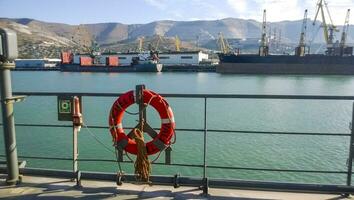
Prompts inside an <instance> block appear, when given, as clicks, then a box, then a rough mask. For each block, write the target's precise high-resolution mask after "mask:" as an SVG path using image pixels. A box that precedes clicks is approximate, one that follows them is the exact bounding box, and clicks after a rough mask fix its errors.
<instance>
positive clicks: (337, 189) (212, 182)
mask: <svg viewBox="0 0 354 200" xmlns="http://www.w3.org/2000/svg"><path fill="white" fill-rule="evenodd" d="M15 95H25V96H42V97H45V96H62V95H65V96H82V97H117V96H119V95H121V94H117V93H60V92H16V93H15ZM161 96H163V97H167V98H183V99H190V98H194V99H203V100H204V107H203V115H204V118H203V122H204V123H203V128H177V129H176V131H186V132H188V131H191V132H202V133H203V163H202V164H199V165H195V164H181V163H171V164H170V165H171V166H183V167H197V168H202V169H203V177H201V179H200V178H197V177H194V178H188V177H179V176H177V175H174V176H172V177H168V176H153V177H152V181H154V182H158V183H165V184H166V183H171V184H174V185H175V186H176V185H179V184H182V185H199V186H200V185H202V186H203V192H204V193H208V190H207V188H208V187H209V186H212V187H237V188H257V189H280V190H296V191H313V192H331V193H345V194H354V187H353V186H352V184H351V179H352V161H353V158H352V157H353V155H354V154H353V143H354V137H353V135H354V130H353V129H352V130H351V133H319V132H317V133H314V132H312V133H311V132H276V131H243V130H222V129H208V126H207V125H208V124H207V121H208V120H207V117H208V113H207V107H208V100H209V99H269V100H274V99H281V100H329V101H331V100H337V101H354V96H313V95H223V94H161ZM353 121H354V106H353V112H352V122H353ZM1 125H2V124H1ZM16 126H23V127H50V128H65V127H66V128H70V127H72V126H71V125H58V124H23V123H17V124H16ZM88 127H89V128H97V129H107V127H106V126H88ZM128 128H129V127H128ZM131 128H132V127H131ZM212 132H218V133H247V134H263V135H300V136H304V137H305V136H324V137H326V136H335V137H346V138H348V140H350V145H349V147H348V148H349V149H348V152H349V156H348V165H347V171H335V170H333V171H332V170H301V169H273V168H256V167H254V168H253V167H233V166H216V165H208V161H207V151H208V146H207V139H208V133H212ZM1 156H4V155H1ZM19 158H22V159H43V160H66V161H72V159H71V158H60V157H43V156H19ZM76 161H77V162H116V160H109V159H80V158H79V159H77V160H76ZM123 162H131V161H123ZM154 164H156V165H164V163H154ZM208 169H226V170H247V171H268V172H291V173H319V174H345V175H346V183H345V184H343V185H323V184H299V183H280V182H264V181H242V180H224V179H209V178H208V176H207V170H208ZM21 171H22V173H29V174H41V175H58V174H60V175H62V176H68V177H73V176H74V175H73V173H72V172H70V171H63V170H54V171H52V170H39V169H28V168H24V169H21ZM80 174H81V176H82V177H83V178H98V179H108V180H114V179H115V176H116V175H115V174H108V173H95V172H81V173H80ZM125 178H126V180H128V181H129V180H134V176H133V175H126V176H125Z"/></svg>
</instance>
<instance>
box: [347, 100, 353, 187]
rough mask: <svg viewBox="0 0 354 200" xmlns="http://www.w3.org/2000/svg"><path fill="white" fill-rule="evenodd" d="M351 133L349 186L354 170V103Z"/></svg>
mask: <svg viewBox="0 0 354 200" xmlns="http://www.w3.org/2000/svg"><path fill="white" fill-rule="evenodd" d="M350 124H351V126H350V130H351V134H350V144H349V158H348V172H347V186H351V184H352V170H353V156H354V154H353V153H354V152H353V150H354V149H353V148H354V146H353V145H354V127H353V126H354V104H353V111H352V121H351V123H350Z"/></svg>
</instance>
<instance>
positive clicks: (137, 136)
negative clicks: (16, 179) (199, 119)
mask: <svg viewBox="0 0 354 200" xmlns="http://www.w3.org/2000/svg"><path fill="white" fill-rule="evenodd" d="M133 95H134V102H135V101H136V97H135V92H133ZM151 95H152V96H151V97H150V99H149V101H148V102H147V103H145V104H144V107H143V108H142V109H141V110H139V112H136V113H132V112H129V111H127V110H126V109H127V108H125V109H123V107H122V106H121V104H120V102H119V101H117V102H116V103H115V104H116V105H115V106H117V107H118V109H119V110H120V111H121V112H125V113H128V114H130V115H138V114H139V113H140V112H144V110H146V108H147V107H148V106H149V105H150V104H151V102H152V100H154V99H155V98H156V97H161V96H160V95H158V94H155V93H152V94H151ZM159 102H160V103H161V104H162V105H163V107H164V108H165V110H166V111H167V112H166V113H167V117H168V118H166V119H161V123H163V124H165V123H174V118H173V116H171V114H170V112H172V110H171V108H170V106H169V105H168V104H167V102H166V101H165V100H164V99H163V98H160V99H159ZM114 109H115V108H114V106H113V107H112V108H111V110H110V114H109V116H110V117H109V118H110V119H109V120H110V122H111V126H110V127H109V129H110V130H111V131H112V132H113V134H112V135H113V141H114V146H115V148H116V156H117V161H118V155H117V151H118V141H119V138H118V137H119V134H120V133H119V132H120V131H118V129H122V128H123V127H122V123H121V122H120V123H119V124H116V123H117V122H115V116H114V115H113V111H114ZM143 130H144V122H142V123H141V127H140V129H134V132H133V133H134V134H132V135H131V139H133V140H134V141H135V143H136V145H137V152H136V155H137V158H136V161H135V163H134V167H135V175H136V178H137V179H138V180H140V181H146V182H149V177H150V174H151V163H154V162H155V161H156V160H158V159H159V157H160V155H161V153H162V151H163V150H162V149H160V152H159V154H158V156H157V157H156V158H155V159H154V160H153V161H152V162H150V161H149V159H148V154H147V149H146V144H145V141H144V132H143ZM171 131H172V132H173V135H174V139H173V141H169V142H168V144H166V147H165V148H168V147H170V146H171V145H172V144H174V143H175V142H176V134H175V127H174V126H173V127H172V130H171ZM122 150H123V151H124V152H125V155H126V156H127V157H128V158H129V159H130V160H131V161H133V160H132V159H131V158H130V157H129V155H128V152H127V151H126V149H124V148H123V149H122ZM120 171H121V170H120Z"/></svg>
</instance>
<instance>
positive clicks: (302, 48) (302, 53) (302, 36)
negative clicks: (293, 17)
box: [295, 9, 307, 56]
mask: <svg viewBox="0 0 354 200" xmlns="http://www.w3.org/2000/svg"><path fill="white" fill-rule="evenodd" d="M306 30H307V9H306V10H305V14H304V19H303V21H302V27H301V34H300V40H299V46H297V47H296V49H295V55H297V56H305V50H306Z"/></svg>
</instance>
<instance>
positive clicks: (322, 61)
mask: <svg viewBox="0 0 354 200" xmlns="http://www.w3.org/2000/svg"><path fill="white" fill-rule="evenodd" d="M219 59H220V65H219V66H217V67H216V72H218V73H236V74H303V75H306V74H318V75H354V56H346V57H343V56H326V55H306V56H302V57H300V56H291V55H268V56H258V55H234V54H219Z"/></svg>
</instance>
